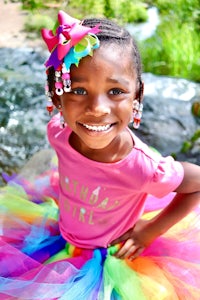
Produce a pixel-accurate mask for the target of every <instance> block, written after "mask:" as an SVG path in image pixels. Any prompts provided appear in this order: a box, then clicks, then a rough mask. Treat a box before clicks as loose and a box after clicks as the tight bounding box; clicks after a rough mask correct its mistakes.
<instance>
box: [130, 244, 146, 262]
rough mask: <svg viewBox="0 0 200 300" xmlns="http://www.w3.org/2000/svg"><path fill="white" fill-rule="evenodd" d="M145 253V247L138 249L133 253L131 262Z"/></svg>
mask: <svg viewBox="0 0 200 300" xmlns="http://www.w3.org/2000/svg"><path fill="white" fill-rule="evenodd" d="M143 251H144V247H139V248H138V249H136V251H135V252H134V253H132V254H131V255H130V256H129V258H128V259H129V260H130V261H133V260H134V259H135V258H136V257H138V256H140V254H141V253H142V252H143Z"/></svg>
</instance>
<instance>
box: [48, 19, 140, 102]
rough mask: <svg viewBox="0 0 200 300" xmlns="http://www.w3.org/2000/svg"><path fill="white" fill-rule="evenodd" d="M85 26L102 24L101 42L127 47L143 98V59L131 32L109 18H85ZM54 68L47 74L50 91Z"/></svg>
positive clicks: (99, 33) (99, 36) (99, 35)
mask: <svg viewBox="0 0 200 300" xmlns="http://www.w3.org/2000/svg"><path fill="white" fill-rule="evenodd" d="M81 24H82V25H83V26H86V27H90V28H93V27H95V26H96V25H98V24H100V26H99V29H100V31H99V32H98V33H96V36H97V37H98V39H99V40H100V42H101V44H103V43H110V44H114V45H116V47H117V46H119V47H123V48H126V49H127V50H128V51H129V53H131V56H132V59H133V68H134V69H135V70H136V74H137V80H138V83H139V101H140V98H141V95H142V93H143V91H142V86H143V85H142V79H141V73H142V67H141V59H140V54H139V51H138V47H137V44H136V42H135V40H134V39H133V37H132V36H131V34H130V33H129V32H128V31H127V30H126V29H124V28H123V27H121V26H119V25H118V24H117V23H115V22H114V21H111V20H109V19H98V18H89V19H85V20H83V21H82V23H81ZM54 72H55V71H54V69H53V68H52V67H51V68H49V72H48V75H47V80H48V83H49V88H50V91H52V89H53V85H54Z"/></svg>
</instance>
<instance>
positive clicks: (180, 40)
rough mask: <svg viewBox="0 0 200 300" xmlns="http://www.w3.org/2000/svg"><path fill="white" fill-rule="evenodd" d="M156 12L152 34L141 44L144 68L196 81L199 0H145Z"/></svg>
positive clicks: (199, 65)
mask: <svg viewBox="0 0 200 300" xmlns="http://www.w3.org/2000/svg"><path fill="white" fill-rule="evenodd" d="M148 3H149V4H153V5H156V6H157V8H158V9H159V11H160V14H161V15H160V17H161V24H160V25H159V26H158V28H157V31H156V34H155V35H154V36H153V37H151V38H149V39H148V40H146V41H144V42H143V43H141V45H140V46H141V52H142V59H143V64H144V71H146V72H152V73H154V74H158V75H170V76H175V77H182V78H186V79H190V80H194V81H200V72H199V68H200V56H199V54H200V42H199V30H200V6H199V0H177V1H176V4H174V2H173V1H171V0H156V1H148Z"/></svg>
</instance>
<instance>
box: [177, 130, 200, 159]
mask: <svg viewBox="0 0 200 300" xmlns="http://www.w3.org/2000/svg"><path fill="white" fill-rule="evenodd" d="M198 139H200V129H198V130H196V131H195V133H194V134H193V136H192V137H191V139H190V140H189V141H185V142H184V143H183V145H182V148H181V152H182V153H187V152H188V151H189V150H191V149H192V147H193V146H194V143H195V142H196V141H197V140H198Z"/></svg>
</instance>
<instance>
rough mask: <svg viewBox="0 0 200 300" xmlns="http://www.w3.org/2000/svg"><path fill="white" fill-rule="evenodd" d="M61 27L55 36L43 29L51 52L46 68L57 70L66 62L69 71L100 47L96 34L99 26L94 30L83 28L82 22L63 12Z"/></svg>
mask: <svg viewBox="0 0 200 300" xmlns="http://www.w3.org/2000/svg"><path fill="white" fill-rule="evenodd" d="M58 22H59V24H60V25H59V26H58V28H57V29H56V32H55V35H54V33H53V31H52V30H49V29H42V31H41V33H42V37H43V39H44V41H45V43H46V44H47V47H48V49H49V51H50V52H51V54H50V57H49V59H48V60H47V61H46V63H45V66H46V67H50V66H53V67H54V69H55V70H56V69H57V68H58V67H59V66H60V65H61V64H62V63H63V61H64V63H65V65H66V68H67V69H68V70H69V68H70V66H71V64H76V65H78V64H79V61H80V59H81V58H82V57H85V56H87V55H92V54H93V50H94V49H96V48H98V47H99V40H98V38H97V36H96V35H95V33H97V32H99V31H100V30H99V28H98V26H95V27H93V28H90V27H86V26H82V25H81V22H80V21H79V20H77V19H75V18H72V17H70V16H69V15H68V14H66V13H65V12H63V11H59V13H58Z"/></svg>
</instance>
